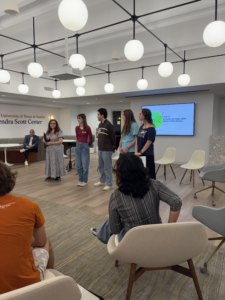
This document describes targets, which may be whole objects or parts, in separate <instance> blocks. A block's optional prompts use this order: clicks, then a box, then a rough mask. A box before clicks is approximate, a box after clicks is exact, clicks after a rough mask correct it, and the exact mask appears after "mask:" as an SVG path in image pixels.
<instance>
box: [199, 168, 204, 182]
mask: <svg viewBox="0 0 225 300" xmlns="http://www.w3.org/2000/svg"><path fill="white" fill-rule="evenodd" d="M198 173H199V174H200V173H201V172H200V170H198ZM202 183H203V184H204V185H205V182H204V180H202Z"/></svg>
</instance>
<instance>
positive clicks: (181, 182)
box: [180, 170, 187, 184]
mask: <svg viewBox="0 0 225 300" xmlns="http://www.w3.org/2000/svg"><path fill="white" fill-rule="evenodd" d="M186 173H187V170H186V171H185V172H184V176H185V175H186ZM184 176H183V177H182V179H181V181H180V184H181V183H182V181H183V179H184Z"/></svg>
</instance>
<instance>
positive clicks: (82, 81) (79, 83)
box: [73, 77, 86, 87]
mask: <svg viewBox="0 0 225 300" xmlns="http://www.w3.org/2000/svg"><path fill="white" fill-rule="evenodd" d="M73 82H74V84H75V85H76V86H77V87H80V86H84V85H85V83H86V79H85V77H81V78H76V79H74V81H73Z"/></svg>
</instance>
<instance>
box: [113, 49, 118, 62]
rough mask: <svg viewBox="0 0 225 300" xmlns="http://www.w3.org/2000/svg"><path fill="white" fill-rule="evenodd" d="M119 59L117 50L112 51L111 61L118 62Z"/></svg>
mask: <svg viewBox="0 0 225 300" xmlns="http://www.w3.org/2000/svg"><path fill="white" fill-rule="evenodd" d="M119 59H120V55H119V52H118V51H117V50H115V51H113V53H112V60H119Z"/></svg>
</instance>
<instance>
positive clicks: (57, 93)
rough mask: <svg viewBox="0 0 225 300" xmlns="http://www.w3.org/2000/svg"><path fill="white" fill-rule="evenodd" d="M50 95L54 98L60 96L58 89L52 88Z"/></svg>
mask: <svg viewBox="0 0 225 300" xmlns="http://www.w3.org/2000/svg"><path fill="white" fill-rule="evenodd" d="M52 96H53V97H54V98H55V99H58V98H60V97H61V92H60V91H59V90H54V91H53V92H52Z"/></svg>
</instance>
